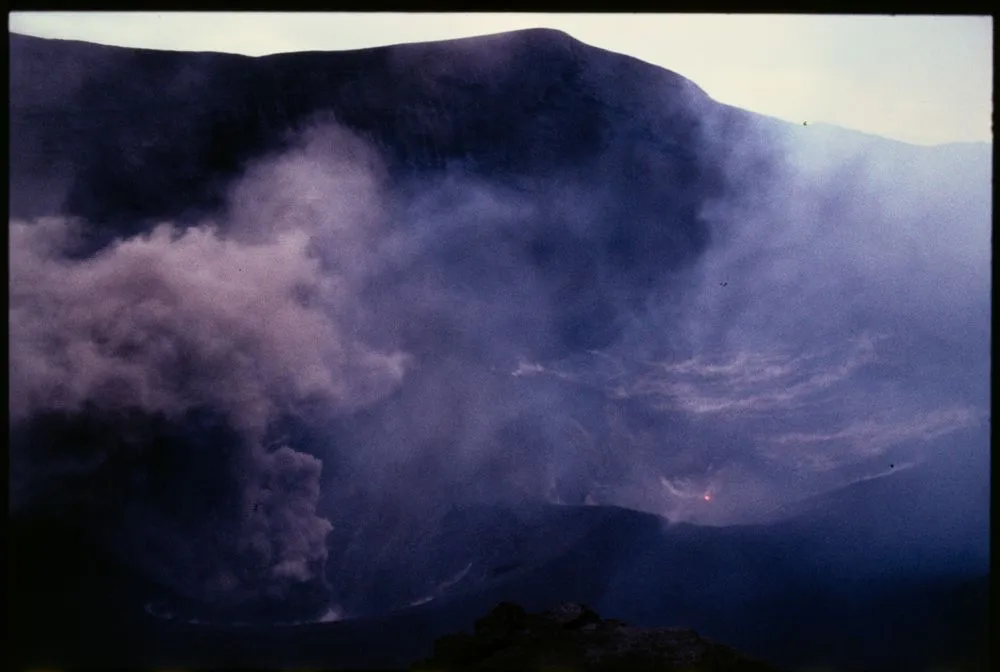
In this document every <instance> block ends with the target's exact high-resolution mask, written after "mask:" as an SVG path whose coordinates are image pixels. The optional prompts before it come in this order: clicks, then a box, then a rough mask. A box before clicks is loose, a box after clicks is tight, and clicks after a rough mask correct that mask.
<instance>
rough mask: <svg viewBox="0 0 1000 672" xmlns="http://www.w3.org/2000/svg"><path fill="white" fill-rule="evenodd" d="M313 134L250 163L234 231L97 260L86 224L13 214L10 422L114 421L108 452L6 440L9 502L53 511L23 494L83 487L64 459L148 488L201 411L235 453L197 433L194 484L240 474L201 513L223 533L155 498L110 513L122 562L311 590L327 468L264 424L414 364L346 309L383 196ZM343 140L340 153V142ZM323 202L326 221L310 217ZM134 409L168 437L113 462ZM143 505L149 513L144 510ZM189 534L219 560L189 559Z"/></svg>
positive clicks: (215, 228)
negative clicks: (122, 466)
mask: <svg viewBox="0 0 1000 672" xmlns="http://www.w3.org/2000/svg"><path fill="white" fill-rule="evenodd" d="M341 137H344V138H346V136H341ZM321 142H323V138H321V137H313V136H309V137H307V138H306V139H305V140H304V147H303V148H302V149H301V151H299V152H296V153H295V155H294V156H295V159H294V160H293V159H288V158H287V157H285V158H284V159H282V160H278V161H277V162H276V163H274V164H271V165H269V168H268V169H267V170H268V171H270V172H269V174H268V175H267V177H266V178H264V179H262V178H261V177H260V176H259V175H258V174H257V173H255V172H253V171H251V174H250V176H249V177H248V178H247V179H246V180H244V181H243V182H241V183H240V186H239V187H238V188H236V190H235V194H236V198H235V203H234V207H233V209H232V216H231V218H229V219H228V220H227V221H223V222H221V223H217V224H214V223H213V224H204V225H200V226H196V227H191V228H186V229H179V228H177V227H175V226H172V225H170V224H166V223H165V224H161V225H159V226H157V227H156V228H155V229H154V230H152V231H151V232H149V233H148V234H143V235H138V236H135V237H133V238H127V239H124V240H119V241H116V242H115V243H114V244H112V245H110V246H109V247H107V248H106V249H104V250H102V251H101V252H99V253H98V254H96V255H94V256H92V257H83V258H81V257H80V256H79V255H77V254H75V253H76V252H77V251H78V249H77V248H78V246H79V245H80V241H81V240H82V234H83V230H84V229H85V228H86V227H87V226H88V223H86V222H80V221H72V220H67V219H60V218H49V219H43V220H39V221H36V222H21V221H12V222H11V223H10V258H11V275H10V353H11V359H10V370H9V372H10V391H11V403H10V411H11V419H12V422H13V423H14V424H15V425H24V424H25V423H28V424H30V422H28V421H30V420H32V419H35V424H36V425H38V424H45V423H52V422H53V418H56V417H59V418H63V419H69V420H68V421H69V423H70V426H71V427H72V425H73V420H72V419H74V418H76V419H78V420H79V423H80V424H83V423H85V422H87V421H88V420H87V419H88V418H94V417H99V418H101V420H100V421H99V422H101V423H104V424H105V425H107V426H106V428H105V429H104V430H103V431H104V432H105V435H104V436H103V437H102V438H101V439H98V441H101V442H102V443H100V444H99V445H80V442H78V441H74V440H73V438H74V437H71V436H64V437H63V438H64V439H69V441H70V442H69V444H68V445H54V446H51V445H46V443H45V442H44V441H41V440H40V432H41V431H43V429H42V428H41V427H38V428H36V429H35V430H34V431H32V432H29V434H28V436H27V438H26V439H25V441H26V442H27V443H32V442H33V441H38V442H39V443H40V444H41V445H39V446H35V445H16V446H15V449H16V450H17V451H18V452H15V454H14V455H13V456H12V459H14V461H16V462H18V466H19V467H20V468H23V469H29V472H28V473H30V474H31V476H30V478H29V479H28V481H27V482H19V483H17V484H16V487H15V488H14V489H12V497H13V501H12V505H13V508H14V510H15V511H17V510H19V509H22V508H25V507H27V508H31V507H33V506H37V505H39V504H41V505H44V502H43V503H39V502H37V501H33V497H34V496H35V495H36V494H37V493H40V492H44V491H45V490H44V489H43V488H42V487H41V483H40V482H39V479H41V481H44V480H45V479H46V478H58V479H59V480H60V483H58V484H56V485H55V486H53V487H55V488H56V489H57V490H62V489H65V487H66V486H67V485H69V486H71V487H72V486H73V485H75V484H76V483H78V480H74V478H73V477H74V476H79V474H74V473H73V470H72V469H71V468H68V467H67V465H68V462H67V461H73V460H77V461H80V460H82V461H84V462H85V463H86V465H87V467H86V468H90V469H94V470H99V469H102V468H108V469H110V468H112V466H111V465H110V463H111V462H112V461H115V460H119V461H121V460H124V461H126V462H129V463H131V464H133V465H140V466H141V467H143V468H144V469H146V470H147V471H149V472H150V473H147V474H145V477H146V478H147V479H149V478H162V477H163V474H154V473H152V470H153V469H155V468H160V467H157V466H156V460H157V459H163V456H159V455H155V454H154V453H156V452H157V451H159V450H161V448H160V447H159V446H157V445H156V444H157V442H158V441H162V438H161V437H158V436H157V435H156V434H157V432H162V431H164V430H163V427H162V425H163V424H167V425H169V424H178V425H185V424H186V425H191V423H192V417H193V415H192V414H197V413H206V412H207V413H209V414H210V415H212V416H214V417H215V418H217V420H218V422H221V423H223V425H224V426H226V427H229V428H231V432H230V433H231V436H228V437H217V439H218V440H219V443H220V444H224V443H225V442H227V441H228V442H230V443H231V444H235V446H233V445H231V446H228V447H227V446H225V445H212V443H211V442H208V443H206V445H201V446H198V449H199V450H200V451H205V452H206V453H214V454H202V455H199V454H190V455H187V456H186V457H185V458H184V459H185V460H187V461H188V463H187V464H186V469H190V470H191V471H193V472H198V471H201V470H205V471H207V472H209V474H211V475H210V476H207V475H206V476H207V478H206V477H205V476H203V477H202V478H204V480H203V481H202V482H201V487H205V488H213V489H218V490H225V489H227V488H230V483H231V482H232V481H235V482H236V483H238V487H236V488H235V489H233V491H232V492H231V493H229V494H230V497H231V499H230V500H229V501H224V500H223V501H220V502H213V503H212V506H209V507H208V508H207V510H205V511H203V512H202V513H203V514H205V515H206V516H209V517H211V518H212V519H213V521H212V522H213V523H215V525H214V526H208V525H206V524H205V521H201V522H199V523H197V526H200V528H201V529H200V530H199V533H198V534H193V529H192V528H191V525H190V524H188V523H187V522H185V521H181V520H178V518H180V516H178V515H175V514H176V512H175V511H171V510H170V509H169V508H168V507H167V506H166V504H165V503H164V502H163V501H160V502H155V501H145V502H144V501H142V499H143V498H142V497H140V498H139V499H138V500H135V501H129V502H127V503H124V504H123V506H126V507H127V510H125V511H123V512H116V514H119V513H120V515H121V517H122V519H123V521H124V522H123V523H122V524H123V525H128V526H129V528H130V529H129V530H128V531H127V532H123V531H122V530H115V531H114V532H113V533H112V534H113V535H115V536H116V537H117V538H119V539H121V538H128V539H131V540H133V541H132V542H130V543H134V546H135V548H131V549H129V552H132V553H135V554H136V555H138V556H139V557H140V558H142V560H143V561H144V562H146V563H147V564H149V565H150V566H151V567H152V569H153V571H154V573H155V574H156V575H157V576H158V577H159V578H161V579H163V580H164V581H165V582H166V583H167V584H168V585H170V586H171V587H173V588H175V589H177V590H180V591H181V592H183V593H186V594H189V595H190V596H191V597H194V598H200V599H206V598H208V599H212V600H220V601H222V602H227V601H229V602H234V601H235V602H246V601H248V600H249V599H250V596H248V595H245V594H244V593H248V592H249V593H253V594H256V593H257V592H263V593H265V594H266V596H267V597H268V598H270V599H274V600H279V599H281V598H283V597H284V596H285V594H286V593H287V591H288V589H289V586H292V585H295V584H298V583H305V582H309V581H313V580H317V579H318V580H322V577H323V569H324V561H325V558H326V553H327V551H326V545H325V544H326V536H327V534H328V533H329V531H330V529H331V525H330V523H329V521H328V520H326V519H325V518H323V517H322V516H321V515H320V514H319V513H318V511H317V504H318V500H319V487H320V473H321V462H320V460H318V459H317V458H315V457H313V456H311V455H308V454H305V453H302V452H298V451H296V450H294V449H293V448H292V447H289V446H286V445H271V444H270V443H269V441H270V438H269V428H271V427H272V426H273V425H274V423H275V422H276V421H278V420H280V419H282V418H287V417H302V418H305V419H307V420H309V419H312V420H314V419H315V415H316V414H321V415H323V416H328V415H331V414H337V413H344V412H348V411H351V410H355V409H358V408H363V407H365V406H368V405H370V404H372V403H374V402H376V401H378V400H380V399H382V398H384V397H385V396H386V395H388V394H390V393H391V392H392V391H393V390H394V389H396V388H397V387H398V386H399V384H400V382H401V380H402V379H403V376H404V372H405V368H406V359H405V357H404V356H403V355H402V354H401V353H400V352H398V351H392V350H377V349H373V348H372V347H370V346H369V345H367V344H366V341H365V339H364V336H363V329H364V310H363V309H362V307H361V306H359V305H358V302H357V300H356V298H355V296H356V291H357V290H356V285H357V283H358V282H359V281H360V280H361V278H360V277H359V273H363V271H364V269H363V258H364V250H363V249H359V248H360V247H361V246H363V244H364V240H363V236H364V235H365V233H366V231H367V230H368V229H369V228H370V223H369V222H367V221H366V220H365V218H366V217H371V216H372V214H373V213H372V209H371V208H370V207H365V203H364V199H365V198H366V196H367V195H368V193H367V192H369V191H370V190H371V189H374V187H373V186H372V185H371V184H370V183H369V182H370V175H369V174H368V173H367V172H365V171H364V168H363V167H362V166H361V165H360V164H359V163H358V162H356V161H353V162H351V163H349V164H347V168H345V166H344V165H343V164H339V163H337V162H338V161H343V157H342V154H341V152H338V151H317V149H316V147H317V144H318V143H321ZM336 147H337V148H340V147H344V148H345V149H344V151H348V149H347V143H340V144H338V145H336ZM320 149H321V150H323V149H329V148H328V147H321V148H320ZM352 176H354V177H353V179H352ZM331 184H332V185H335V186H336V188H337V189H340V190H341V191H340V193H336V192H334V191H333V190H331V189H330V186H331ZM262 185H264V186H262ZM265 186H266V188H265ZM319 195H321V196H323V197H324V198H325V199H326V200H325V201H324V204H325V206H324V208H323V211H322V212H319V211H317V210H315V209H310V205H311V203H312V202H313V201H314V200H315V199H316V198H317V197H318V196H319ZM136 414H139V415H140V416H146V417H148V418H153V419H156V420H150V421H148V422H154V424H156V423H159V426H156V427H155V428H148V429H147V430H146V431H142V430H139V431H141V432H142V440H135V441H132V442H127V443H128V445H126V446H124V450H127V451H132V452H134V453H136V454H133V455H117V454H114V453H116V452H117V451H118V450H119V449H122V446H121V445H120V444H121V443H122V441H112V440H109V439H110V436H109V435H113V434H119V435H121V434H125V433H127V431H128V428H127V425H128V423H129V420H128V419H129V418H132V419H133V420H132V424H133V426H134V425H135V420H134V418H135V417H136ZM39 418H43V419H41V420H39ZM65 421H66V420H64V422H65ZM143 422H147V421H139V424H140V425H142V424H143ZM69 431H72V430H69ZM193 431H195V432H197V431H206V427H205V426H204V425H202V426H200V427H199V428H197V429H195V430H193ZM80 432H82V429H81V427H77V433H78V434H79V433H80ZM104 441H106V442H107V443H103V442H104ZM167 449H168V450H169V449H174V450H178V451H180V450H183V449H184V448H183V447H179V446H168V447H167ZM36 450H37V451H38V452H37V454H36V453H35V451H36ZM226 450H229V451H231V454H230V455H228V456H227V457H226V458H225V459H223V460H220V459H219V455H220V454H223V453H225V451H226ZM87 451H89V452H90V454H83V453H85V452H87ZM102 453H103V454H102ZM56 464H58V467H56V466H54V465H56ZM82 466H83V465H82V464H81V467H82ZM161 467H162V465H161ZM220 468H222V469H224V470H226V471H225V472H223V473H219V469H220ZM132 469H133V470H139V471H141V469H139V466H133V467H132ZM67 470H68V472H69V473H65V472H66V471H67ZM226 472H228V473H226ZM173 476H174V477H176V478H178V479H180V480H179V482H177V483H174V484H172V485H170V484H168V486H167V487H176V488H184V487H185V486H186V485H187V484H186V483H185V482H184V480H186V479H188V478H190V477H191V476H190V474H189V473H187V472H186V471H185V470H181V469H178V471H177V472H176V473H174V474H173ZM212 478H216V479H220V481H221V482H219V483H213V482H211V479H212ZM79 487H82V488H83V489H84V491H85V492H81V493H78V494H79V496H80V497H84V498H86V497H98V498H100V497H102V496H104V497H107V496H108V493H107V492H103V493H102V491H101V489H102V488H106V484H105V483H104V482H102V481H101V480H100V479H90V480H86V481H84V482H82V483H80V485H79ZM63 496H65V493H63ZM143 506H149V507H153V510H152V511H147V512H143V514H141V515H140V514H139V513H138V511H139V510H140V509H142V507H143ZM149 537H152V539H149ZM192 538H196V539H197V538H200V540H201V542H202V543H208V544H209V548H210V549H211V550H209V549H206V548H204V547H199V548H191V547H190V546H191V540H192ZM137 540H141V542H140V541H137ZM150 549H154V552H150ZM192 553H193V554H194V555H196V556H198V558H197V559H196V558H192V557H187V556H188V555H189V554H192ZM199 564H201V565H208V566H197V565H199Z"/></svg>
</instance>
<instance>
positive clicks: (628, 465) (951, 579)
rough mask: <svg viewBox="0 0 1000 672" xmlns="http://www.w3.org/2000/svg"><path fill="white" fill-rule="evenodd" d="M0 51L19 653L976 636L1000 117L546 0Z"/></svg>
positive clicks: (363, 654)
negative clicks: (910, 131)
mask: <svg viewBox="0 0 1000 672" xmlns="http://www.w3.org/2000/svg"><path fill="white" fill-rule="evenodd" d="M10 56H11V58H10V63H11V71H10V81H11V87H10V91H11V104H10V120H11V133H10V167H11V170H10V195H11V198H10V227H9V228H10V234H11V235H10V239H11V242H10V256H11V265H12V272H11V290H10V299H11V308H10V318H11V320H10V321H11V330H10V335H11V343H12V345H11V362H10V371H9V373H10V379H11V383H10V392H11V394H10V397H11V398H10V411H11V420H10V439H11V459H10V466H11V478H10V485H11V495H10V503H11V514H10V518H11V521H12V526H13V531H14V535H13V540H12V544H11V548H12V549H13V568H12V569H13V572H12V574H13V582H12V583H11V590H10V591H9V592H10V593H11V594H12V595H13V596H14V599H13V601H12V602H13V606H12V608H13V609H14V613H15V614H17V619H16V622H17V624H18V625H17V628H18V630H17V636H16V637H15V638H14V641H15V642H16V646H17V650H16V651H15V657H16V659H17V661H18V663H19V664H23V665H25V666H38V665H57V666H59V665H94V666H104V667H108V666H114V667H120V666H123V665H124V666H142V667H148V666H161V665H182V666H191V667H204V666H230V665H236V666H244V665H253V666H273V667H283V668H287V667H291V666H324V667H331V668H336V667H342V668H343V667H354V668H357V667H369V668H370V667H376V666H381V667H397V668H401V667H404V666H406V665H407V664H409V663H412V662H414V661H416V660H418V659H421V658H426V657H427V656H429V655H430V653H431V649H432V647H433V642H434V640H435V639H436V638H438V637H440V636H442V635H445V634H449V633H455V632H458V631H461V630H462V629H464V628H468V627H469V625H470V624H471V623H472V622H473V621H474V619H475V618H477V617H479V616H481V615H482V614H483V613H487V612H489V611H490V610H491V609H493V608H494V607H495V606H496V605H497V604H498V603H500V602H516V603H518V604H519V605H522V607H523V608H524V609H526V610H528V611H531V612H536V611H537V612H544V611H546V610H549V609H551V608H553V607H555V606H556V605H559V604H562V603H567V602H568V603H585V604H587V605H590V606H592V607H593V608H595V609H597V610H598V611H599V612H600V613H601V614H602V615H603V616H605V617H608V618H613V619H623V620H625V621H628V622H629V623H632V624H634V625H635V626H636V627H640V628H642V627H680V628H694V629H695V630H696V631H697V632H698V633H699V635H701V636H705V637H709V638H712V639H715V640H717V641H722V642H726V643H727V644H731V645H733V646H736V647H737V648H738V649H740V650H741V651H744V652H746V653H747V654H748V655H751V656H754V657H756V658H759V659H761V660H766V661H768V662H771V663H774V664H779V665H787V666H790V667H800V666H807V665H814V666H815V665H827V666H833V667H834V669H852V670H853V669H857V670H862V669H866V670H867V669H886V670H889V669H903V668H905V669H924V667H922V666H930V665H957V666H960V667H961V669H970V670H972V669H986V665H985V661H986V656H985V641H986V638H985V630H986V623H987V613H986V609H985V602H984V600H985V594H986V587H987V583H988V575H989V568H988V561H989V546H988V525H989V518H988V515H987V513H986V512H987V508H986V507H987V504H988V493H989V478H988V469H986V468H985V467H986V466H987V465H988V452H989V450H988V449H989V410H988V409H989V405H988V401H989V388H988V384H987V381H988V373H989V356H990V355H989V339H990V323H989V319H988V316H989V305H990V304H989V301H990V295H989V285H988V284H987V280H988V277H989V269H990V265H989V261H990V260H989V254H988V251H987V250H988V249H989V247H988V246H987V245H986V244H985V243H987V242H988V241H989V235H990V234H989V226H988V221H989V213H990V203H991V196H990V194H991V191H990V188H991V187H990V157H991V147H990V146H988V145H982V144H977V145H962V146H957V145H955V146H945V147H940V148H922V147H915V146H910V145H905V144H903V143H897V142H892V141H888V140H882V139H879V138H874V137H870V136H862V135H861V134H857V133H853V132H850V131H846V130H843V129H832V128H829V127H824V125H823V124H813V123H810V124H809V125H808V127H804V126H799V125H797V124H785V123H784V122H780V121H777V120H775V119H770V118H766V117H762V116H759V115H754V114H751V113H749V112H746V111H743V110H739V109H736V108H733V107H730V106H726V105H723V104H720V103H718V102H716V101H714V100H712V99H711V98H710V97H709V96H708V95H707V94H706V93H705V92H704V91H703V90H702V89H700V88H699V87H698V86H697V85H696V84H695V83H693V82H690V81H688V80H687V79H685V78H684V77H682V76H680V75H678V74H676V73H674V72H671V71H668V70H665V69H662V68H658V67H655V66H652V65H649V64H647V63H643V62H641V61H639V60H636V59H633V58H630V57H627V56H623V55H620V54H615V53H611V52H608V51H604V50H601V49H597V48H594V47H591V46H588V45H586V44H583V43H581V42H579V41H577V40H575V39H574V38H572V37H571V36H569V35H567V34H565V33H561V32H558V31H552V30H528V31H520V32H515V33H506V34H500V35H494V36H486V37H481V38H471V39H463V40H452V41H444V42H434V43H424V44H407V45H396V46H390V47H380V48H375V49H364V50H359V51H347V52H308V53H288V54H277V55H272V56H265V57H259V58H249V57H242V56H235V55H231V54H216V53H189V52H165V51H154V50H145V49H128V48H119V47H109V46H103V45H96V44H88V43H83V42H72V41H60V40H46V39H39V38H32V37H26V36H22V35H15V34H12V35H10ZM890 465H891V466H890ZM897 465H898V466H899V468H898V469H897V468H896V466H897Z"/></svg>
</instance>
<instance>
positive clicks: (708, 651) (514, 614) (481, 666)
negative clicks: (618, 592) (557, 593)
mask: <svg viewBox="0 0 1000 672" xmlns="http://www.w3.org/2000/svg"><path fill="white" fill-rule="evenodd" d="M411 669H412V670H414V672H417V671H420V672H430V671H432V670H433V671H435V672H446V671H451V670H456V671H458V670H463V671H474V670H491V671H500V670H552V671H553V672H554V671H555V670H560V671H562V670H567V671H568V670H573V671H574V672H577V671H579V672H595V671H598V670H633V671H635V672H641V671H643V670H649V671H650V672H652V671H653V670H656V671H657V672H672V671H674V670H678V671H679V670H704V671H705V672H709V671H717V670H718V671H722V670H725V671H726V672H768V671H769V670H774V669H775V668H773V667H771V666H769V665H767V664H765V663H762V662H759V661H755V660H752V659H750V658H747V657H745V656H743V655H741V654H740V653H738V652H737V651H735V650H733V649H731V648H729V647H728V646H724V645H722V644H717V643H715V642H711V641H708V640H705V639H702V638H701V637H700V636H698V634H697V633H696V632H694V631H693V630H686V629H680V628H638V627H632V626H629V625H626V624H625V623H622V622H620V621H616V620H614V619H606V620H605V619H602V618H601V617H600V616H599V615H598V614H597V612H595V611H593V610H592V609H590V608H588V607H586V606H584V605H580V604H574V603H568V604H563V605H561V606H559V607H556V608H554V609H550V610H549V611H546V612H542V613H538V614H529V613H527V612H525V611H524V609H523V608H521V607H520V606H519V605H517V604H513V603H510V602H502V603H500V604H499V605H497V606H496V607H495V608H494V609H493V611H491V612H490V613H489V614H487V615H486V616H484V617H483V618H481V619H479V620H477V621H476V625H475V632H474V633H473V634H471V635H470V634H464V633H463V634H457V635H446V636H444V637H441V638H440V639H438V640H437V642H435V644H434V654H433V655H432V656H431V657H430V658H429V659H427V660H423V661H421V662H419V663H417V664H416V665H414V666H412V668H411Z"/></svg>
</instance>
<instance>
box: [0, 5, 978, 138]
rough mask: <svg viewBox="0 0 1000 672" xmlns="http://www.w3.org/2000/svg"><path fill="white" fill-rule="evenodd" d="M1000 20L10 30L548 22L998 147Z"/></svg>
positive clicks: (322, 41)
mask: <svg viewBox="0 0 1000 672" xmlns="http://www.w3.org/2000/svg"><path fill="white" fill-rule="evenodd" d="M992 22H993V19H992V17H989V16H984V17H972V16H963V17H957V16H905V17H899V16H895V17H890V16H801V15H800V16H784V15H781V16H776V15H721V14H716V15H698V14H589V15H588V14H546V13H533V14H521V13H502V14H497V13H476V14H471V13H445V14H441V13H420V14H416V13H410V14H400V13H323V14H312V13H267V14H265V13H252V12H243V13H209V12H177V13H162V12H157V13H143V12H130V13H121V12H14V13H12V14H11V15H10V30H11V31H12V32H16V33H22V34H27V35H36V36H40V37H51V38H63V39H80V40H87V41H93V42H98V43H102V44H113V45H121V46H132V47H146V48H152V49H169V50H182V51H186V50H205V51H221V52H232V53H240V54H247V55H253V56H257V55H265V54H273V53H281V52H290V51H307V50H342V49H359V48H364V47H372V46H380V45H387V44H397V43H403V42H422V41H431V40H442V39H451V38H457V37H470V36H474V35H483V34H489V33H497V32H504V31H508V30H517V29H522V28H530V27H549V28H557V29H560V30H563V31H565V32H567V33H569V34H570V35H572V36H573V37H575V38H577V39H579V40H581V41H583V42H586V43H588V44H591V45H593V46H596V47H600V48H603V49H608V50H611V51H616V52H620V53H624V54H629V55H631V56H635V57H636V58H640V59H642V60H644V61H647V62H649V63H653V64H655V65H660V66H662V67H665V68H668V69H670V70H673V71H675V72H678V73H680V74H682V75H684V76H685V77H687V78H689V79H691V80H692V81H694V82H695V83H696V84H698V85H699V86H700V87H701V88H702V89H704V90H705V91H706V92H708V94H709V95H711V96H712V97H713V98H715V99H716V100H718V101H721V102H724V103H727V104H730V105H735V106H737V107H741V108H744V109H747V110H751V111H753V112H759V113H761V114H766V115H770V116H774V117H778V118H780V119H785V120H788V121H793V122H796V123H799V122H809V123H816V122H825V123H830V124H834V125H838V126H843V127H845V128H851V129H856V130H860V131H864V132H867V133H872V134H875V135H881V136H884V137H888V138H893V139H897V140H903V141H905V142H910V143H914V144H923V145H935V144H942V143H948V142H970V141H975V142H992V139H993V132H992V114H993V104H992V81H993V71H992V63H993V58H992V55H993V25H992Z"/></svg>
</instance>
